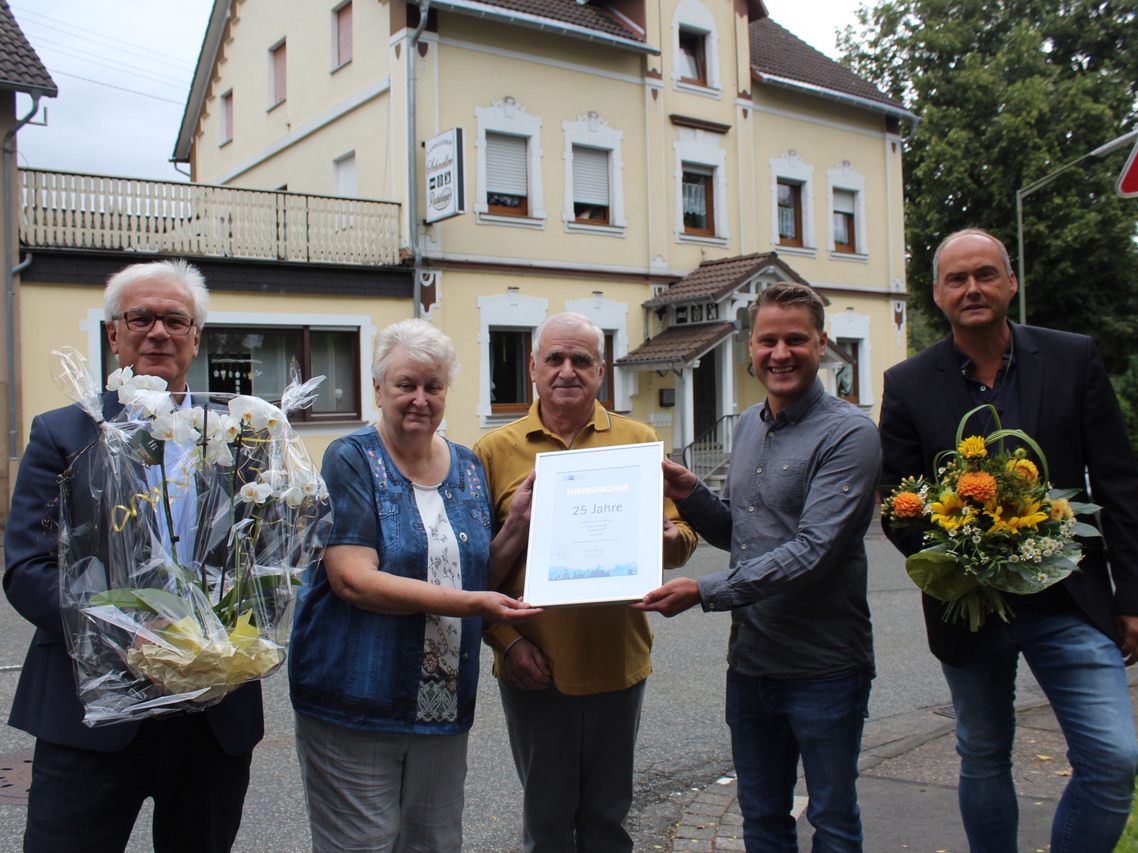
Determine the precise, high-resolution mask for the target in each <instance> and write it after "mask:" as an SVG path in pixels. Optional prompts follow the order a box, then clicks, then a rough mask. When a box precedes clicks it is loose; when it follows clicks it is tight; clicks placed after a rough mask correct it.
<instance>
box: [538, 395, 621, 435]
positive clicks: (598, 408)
mask: <svg viewBox="0 0 1138 853" xmlns="http://www.w3.org/2000/svg"><path fill="white" fill-rule="evenodd" d="M522 421H523V425H524V427H525V432H526V435H533V434H534V433H544V434H546V435H550V434H551V433H550V432H549V430H548V429H546V426H545V424H543V423H542V422H541V400H540V399H535V400H534V401H533V403H531V404H530V407H529V411H528V412H526V416H525V417H524V418H523V419H522ZM589 427H592V428H593V432H607V431H608V430H610V429H612V421H611V419H610V418H609V413H608V411H607V410H606V409H605V407H604V406H602V405H601V404H600V403H599V402H596V401H594V402H593V416H592V417H591V418H589V421H588V422H587V423H586V424H585V425H584V426H583V427H581V429H588V428H589Z"/></svg>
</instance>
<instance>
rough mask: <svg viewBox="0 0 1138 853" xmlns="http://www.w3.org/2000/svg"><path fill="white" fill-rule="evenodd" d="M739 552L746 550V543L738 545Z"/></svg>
mask: <svg viewBox="0 0 1138 853" xmlns="http://www.w3.org/2000/svg"><path fill="white" fill-rule="evenodd" d="M739 550H740V551H746V550H747V543H746V542H744V543H743V544H742V545H740V546H739Z"/></svg>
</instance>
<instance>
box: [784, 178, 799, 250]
mask: <svg viewBox="0 0 1138 853" xmlns="http://www.w3.org/2000/svg"><path fill="white" fill-rule="evenodd" d="M778 242H779V244H780V245H783V246H801V245H802V185H801V184H792V183H790V182H789V181H779V182H778Z"/></svg>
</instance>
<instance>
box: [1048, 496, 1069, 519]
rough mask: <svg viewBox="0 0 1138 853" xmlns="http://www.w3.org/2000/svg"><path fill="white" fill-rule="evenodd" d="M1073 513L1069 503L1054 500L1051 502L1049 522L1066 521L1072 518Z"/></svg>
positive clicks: (1059, 499)
mask: <svg viewBox="0 0 1138 853" xmlns="http://www.w3.org/2000/svg"><path fill="white" fill-rule="evenodd" d="M1074 517H1075V513H1074V511H1073V510H1072V509H1071V502H1070V501H1068V500H1065V499H1064V498H1056V499H1055V500H1053V501H1051V520H1052V521H1066V520H1067V519H1068V518H1074Z"/></svg>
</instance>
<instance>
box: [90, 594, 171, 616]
mask: <svg viewBox="0 0 1138 853" xmlns="http://www.w3.org/2000/svg"><path fill="white" fill-rule="evenodd" d="M90 603H91V604H92V605H95V606H99V607H101V606H104V605H110V606H112V607H119V608H128V609H132V610H148V611H150V612H151V613H159V614H161V615H163V616H166V617H168V618H170V619H172V620H177V619H181V618H182V617H184V616H188V615H189V614H190V612H191V607H190V604H189V602H187V601H186V600H185V599H184V598H182V597H181V596H180V595H177V594H176V593H173V592H167V591H166V590H164V589H108V590H106V591H105V592H99V593H96V594H95V595H92V596H91V601H90Z"/></svg>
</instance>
